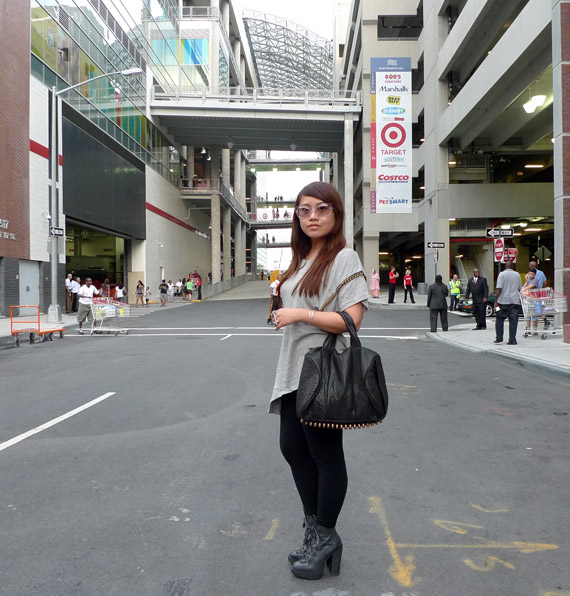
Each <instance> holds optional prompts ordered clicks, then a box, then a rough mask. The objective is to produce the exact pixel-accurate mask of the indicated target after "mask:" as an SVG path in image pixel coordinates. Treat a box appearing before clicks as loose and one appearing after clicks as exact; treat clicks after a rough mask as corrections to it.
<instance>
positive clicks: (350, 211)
mask: <svg viewBox="0 0 570 596" xmlns="http://www.w3.org/2000/svg"><path fill="white" fill-rule="evenodd" d="M353 143H354V130H353V123H352V115H347V116H346V117H345V119H344V209H345V212H346V214H345V220H344V235H345V236H346V246H347V247H348V248H352V247H353V243H354V196H353V194H354V188H353V184H354V166H353V160H354V157H353Z"/></svg>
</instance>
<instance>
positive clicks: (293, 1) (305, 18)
mask: <svg viewBox="0 0 570 596" xmlns="http://www.w3.org/2000/svg"><path fill="white" fill-rule="evenodd" d="M239 2H240V4H241V7H242V9H249V10H261V11H264V12H268V13H271V14H274V15H277V16H279V17H284V18H286V19H289V20H291V21H293V22H295V23H297V24H299V25H302V26H303V27H306V28H307V29H310V30H311V31H313V32H314V33H318V34H319V35H321V36H322V37H325V38H326V39H332V38H333V27H334V19H333V16H334V5H335V0H286V1H283V0H239Z"/></svg>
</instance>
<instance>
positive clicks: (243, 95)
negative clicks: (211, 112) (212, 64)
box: [152, 85, 362, 108]
mask: <svg viewBox="0 0 570 596" xmlns="http://www.w3.org/2000/svg"><path fill="white" fill-rule="evenodd" d="M152 91H153V93H152V100H153V101H181V100H201V101H202V103H206V102H212V101H214V102H219V103H242V104H243V103H253V104H254V105H255V104H275V105H291V104H302V105H305V106H309V105H327V106H354V107H357V108H360V107H361V106H362V94H361V92H360V91H345V90H340V89H279V88H270V87H227V88H219V89H216V88H212V89H207V88H205V87H204V88H202V89H194V88H188V87H184V86H181V87H171V88H166V87H165V86H158V85H155V87H154V88H153V90H152Z"/></svg>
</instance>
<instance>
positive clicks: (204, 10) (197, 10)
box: [182, 6, 220, 19]
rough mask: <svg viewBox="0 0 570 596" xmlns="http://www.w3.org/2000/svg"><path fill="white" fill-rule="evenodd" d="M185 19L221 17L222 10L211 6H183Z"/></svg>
mask: <svg viewBox="0 0 570 596" xmlns="http://www.w3.org/2000/svg"><path fill="white" fill-rule="evenodd" d="M182 18H183V19H219V18H220V11H219V9H218V8H217V7H211V6H183V7H182Z"/></svg>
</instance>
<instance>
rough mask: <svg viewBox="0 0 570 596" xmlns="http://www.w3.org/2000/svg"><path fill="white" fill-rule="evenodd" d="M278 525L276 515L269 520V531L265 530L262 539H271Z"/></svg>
mask: <svg viewBox="0 0 570 596" xmlns="http://www.w3.org/2000/svg"><path fill="white" fill-rule="evenodd" d="M278 527H279V518H278V517H276V518H275V519H273V520H271V528H269V532H267V534H266V535H265V538H264V539H263V540H273V537H274V536H275V532H276V531H277V528H278Z"/></svg>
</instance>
